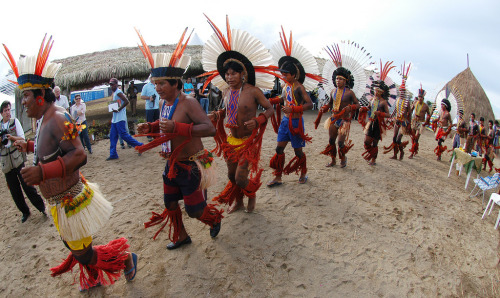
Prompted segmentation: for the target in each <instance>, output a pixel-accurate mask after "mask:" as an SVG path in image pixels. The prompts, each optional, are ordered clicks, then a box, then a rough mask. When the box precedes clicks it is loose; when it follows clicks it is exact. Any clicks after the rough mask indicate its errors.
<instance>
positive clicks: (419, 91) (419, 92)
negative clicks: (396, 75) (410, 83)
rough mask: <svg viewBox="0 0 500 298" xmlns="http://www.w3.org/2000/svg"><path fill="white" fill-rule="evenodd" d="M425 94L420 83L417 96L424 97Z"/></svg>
mask: <svg viewBox="0 0 500 298" xmlns="http://www.w3.org/2000/svg"><path fill="white" fill-rule="evenodd" d="M426 94H427V92H425V90H424V89H423V88H422V83H420V89H418V96H422V97H425V95H426Z"/></svg>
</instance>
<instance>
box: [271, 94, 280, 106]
mask: <svg viewBox="0 0 500 298" xmlns="http://www.w3.org/2000/svg"><path fill="white" fill-rule="evenodd" d="M269 102H270V103H271V104H272V105H278V104H280V102H281V98H280V97H278V96H276V97H273V98H269Z"/></svg>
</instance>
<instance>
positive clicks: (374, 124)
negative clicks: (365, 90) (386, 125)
mask: <svg viewBox="0 0 500 298" xmlns="http://www.w3.org/2000/svg"><path fill="white" fill-rule="evenodd" d="M374 85H375V87H374V90H375V96H374V98H373V100H372V102H371V103H370V109H369V111H368V118H369V122H368V124H367V125H366V128H365V150H366V151H365V152H363V154H362V155H363V157H364V159H365V160H366V161H367V162H368V164H369V165H371V166H374V165H376V162H375V160H376V159H377V156H378V142H379V141H380V140H382V134H383V124H382V122H383V121H385V120H384V118H388V117H389V116H390V114H389V105H388V103H387V98H388V96H389V87H387V85H386V84H385V83H384V81H382V80H379V81H376V82H375V83H374ZM365 109H366V108H365Z"/></svg>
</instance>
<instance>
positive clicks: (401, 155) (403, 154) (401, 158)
mask: <svg viewBox="0 0 500 298" xmlns="http://www.w3.org/2000/svg"><path fill="white" fill-rule="evenodd" d="M403 156H405V153H404V152H403V151H402V152H401V154H400V155H399V160H403Z"/></svg>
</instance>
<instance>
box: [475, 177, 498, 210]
mask: <svg viewBox="0 0 500 298" xmlns="http://www.w3.org/2000/svg"><path fill="white" fill-rule="evenodd" d="M499 183H500V173H495V175H493V176H489V177H484V178H483V177H479V178H478V179H474V184H475V186H474V188H473V189H472V191H471V192H470V195H469V196H470V197H471V198H473V197H475V196H477V195H478V194H479V192H480V191H481V190H482V191H483V200H482V202H481V207H482V206H483V205H484V193H485V192H487V191H488V190H490V189H496V188H497V187H498V185H499ZM476 187H477V188H478V189H477V192H476V193H475V194H474V195H472V193H473V192H474V190H475V189H476Z"/></svg>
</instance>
